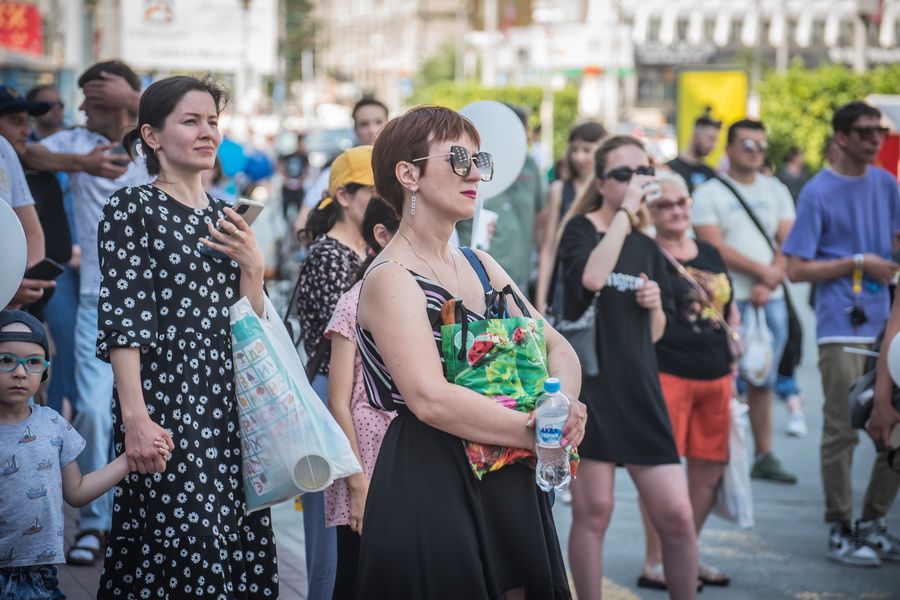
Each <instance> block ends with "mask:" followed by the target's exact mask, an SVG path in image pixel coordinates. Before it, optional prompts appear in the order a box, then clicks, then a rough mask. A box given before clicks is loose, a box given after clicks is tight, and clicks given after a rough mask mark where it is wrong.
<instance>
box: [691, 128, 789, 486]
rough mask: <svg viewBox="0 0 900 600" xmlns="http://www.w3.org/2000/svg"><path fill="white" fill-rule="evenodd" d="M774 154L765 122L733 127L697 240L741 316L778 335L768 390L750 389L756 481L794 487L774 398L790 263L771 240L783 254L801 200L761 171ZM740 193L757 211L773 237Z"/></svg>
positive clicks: (697, 200) (701, 206)
mask: <svg viewBox="0 0 900 600" xmlns="http://www.w3.org/2000/svg"><path fill="white" fill-rule="evenodd" d="M766 149H767V143H766V131H765V128H764V127H763V125H762V123H760V122H759V121H753V120H750V119H744V120H741V121H737V122H736V123H734V124H733V125H732V126H731V127H729V129H728V137H727V145H726V147H725V152H726V154H727V156H728V163H729V169H728V174H727V175H725V176H724V177H723V180H719V179H710V180H709V181H706V182H705V183H702V184H701V185H699V186H698V187H697V188H696V189H695V190H694V209H693V224H694V229H695V231H696V232H697V237H698V238H700V239H702V240H705V241H707V242H709V243H711V244H713V245H714V246H716V248H718V250H719V252H720V253H721V254H722V258H723V259H724V260H725V264H726V265H727V266H728V269H729V271H730V272H731V276H732V279H733V282H734V298H735V300H736V301H737V303H738V309H739V310H740V312H741V314H743V313H744V310H745V308H746V307H747V306H748V305H751V306H753V307H757V308H762V309H763V311H764V313H765V317H766V322H767V325H768V327H769V329H770V330H771V331H772V337H773V344H772V354H773V360H772V366H771V371H770V373H769V378H768V381H766V382H765V384H764V385H761V386H757V385H750V384H747V385H746V390H747V402H748V405H749V409H750V410H749V413H750V426H751V429H752V430H753V441H754V444H755V448H756V461H755V462H754V465H753V469H752V471H751V475H752V476H753V477H754V478H757V479H768V480H770V481H778V482H781V483H790V484H793V483H796V482H797V478H796V477H795V476H794V475H793V474H791V473H789V472H787V471H786V470H785V469H784V467H783V466H782V464H781V462H780V461H779V460H778V459H777V458H776V457H775V455H774V454H773V453H772V392H773V389H774V387H775V382H776V378H777V375H778V364H779V362H780V361H781V354H782V352H783V351H784V347H785V344H786V343H787V337H788V325H787V323H788V315H787V306H786V304H785V299H784V291H783V289H782V282H783V281H784V275H785V272H784V270H785V262H786V261H785V257H784V256H783V255H782V254H781V251H780V250H777V251H776V252H773V251H772V249H771V247H770V245H769V243H768V242H767V241H766V238H768V239H769V240H772V242H773V243H774V245H775V247H776V249H777V248H778V247H779V245H780V244H781V243H783V242H784V240H785V239H786V238H787V235H788V233H790V231H791V226H792V225H793V223H794V202H793V200H792V199H791V194H790V192H789V191H788V189H787V188H786V187H785V185H784V184H783V183H781V182H780V181H778V180H777V179H776V178H774V177H770V176H768V175H763V174H761V173H760V172H759V169H760V167H761V166H762V164H763V161H764V160H765V156H766ZM723 181H725V182H727V183H728V184H730V185H731V186H732V187H733V188H734V191H732V190H731V189H729V187H728V186H727V185H726V184H725V183H723ZM735 191H736V192H737V193H739V194H740V195H741V197H742V198H743V200H744V201H745V202H746V203H747V205H748V207H749V208H750V210H752V211H753V213H754V215H755V216H756V218H757V219H758V220H759V222H760V224H761V225H762V226H763V228H764V229H765V236H763V234H762V232H760V230H759V228H757V227H756V225H755V224H754V223H753V220H752V219H751V217H750V216H749V215H748V214H747V211H746V210H745V209H744V207H743V206H742V205H741V202H740V200H738V198H737V197H736V195H735ZM739 383H742V382H739ZM741 387H743V386H741Z"/></svg>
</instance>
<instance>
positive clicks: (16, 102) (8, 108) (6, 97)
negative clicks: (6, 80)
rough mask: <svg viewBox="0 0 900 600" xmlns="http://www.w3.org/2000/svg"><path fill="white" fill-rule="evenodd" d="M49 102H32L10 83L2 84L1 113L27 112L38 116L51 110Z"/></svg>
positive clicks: (0, 85)
mask: <svg viewBox="0 0 900 600" xmlns="http://www.w3.org/2000/svg"><path fill="white" fill-rule="evenodd" d="M50 108H51V105H50V103H49V102H31V101H29V100H28V99H27V98H25V97H24V96H22V95H21V94H20V93H19V92H17V91H16V90H15V88H13V87H12V86H10V85H5V84H0V114H4V115H5V114H6V113H13V112H27V113H28V114H29V115H31V116H33V117H36V116H39V115H42V114H44V113H45V112H47V111H48V110H50Z"/></svg>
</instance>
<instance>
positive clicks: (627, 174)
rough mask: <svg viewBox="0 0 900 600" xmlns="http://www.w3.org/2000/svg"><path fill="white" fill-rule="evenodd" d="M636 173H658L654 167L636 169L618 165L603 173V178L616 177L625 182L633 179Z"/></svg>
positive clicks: (649, 174)
mask: <svg viewBox="0 0 900 600" xmlns="http://www.w3.org/2000/svg"><path fill="white" fill-rule="evenodd" d="M635 175H648V176H651V177H652V176H653V175H656V169H654V168H653V167H637V168H636V169H632V168H631V167H616V168H615V169H610V170H609V171H607V172H606V173H605V174H604V175H603V179H615V180H616V181H621V182H622V183H625V182H626V181H631V178H632V177H634V176H635Z"/></svg>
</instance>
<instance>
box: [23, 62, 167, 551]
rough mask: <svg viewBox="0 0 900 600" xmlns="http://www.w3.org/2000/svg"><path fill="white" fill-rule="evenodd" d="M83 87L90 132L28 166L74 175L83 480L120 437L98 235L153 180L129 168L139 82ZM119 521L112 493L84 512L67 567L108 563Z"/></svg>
mask: <svg viewBox="0 0 900 600" xmlns="http://www.w3.org/2000/svg"><path fill="white" fill-rule="evenodd" d="M78 85H79V86H80V87H81V88H82V90H83V91H84V94H85V101H84V103H83V104H82V105H81V109H82V110H83V111H84V112H85V115H86V116H87V126H86V127H76V128H74V129H68V130H64V131H60V132H57V133H55V134H53V135H51V136H50V137H47V138H44V139H42V140H41V141H40V142H36V143H31V144H29V145H28V148H27V150H26V160H27V162H28V163H29V165H31V166H33V167H34V168H37V169H41V170H47V171H68V172H71V173H72V175H71V176H70V178H69V191H70V193H71V194H72V205H73V211H74V213H75V227H76V229H77V231H78V237H79V241H80V243H81V248H82V253H81V281H80V289H79V299H78V312H77V316H76V323H75V385H76V388H77V390H78V405H77V406H76V417H75V419H74V421H73V425H74V426H75V427H76V428H77V429H78V432H79V433H80V434H81V435H82V436H83V437H84V438H85V440H86V441H87V446H86V447H85V450H84V452H82V453H81V455H80V456H79V457H78V464H79V466H80V467H81V470H82V472H84V473H89V472H92V471H95V470H96V469H98V468H99V467H101V466H103V465H105V464H106V463H107V462H108V461H109V459H110V449H111V445H112V433H113V430H112V407H111V405H112V391H113V373H112V368H111V367H110V365H109V364H107V363H105V362H103V361H101V360H100V359H98V358H97V357H96V342H97V305H98V302H99V296H100V279H101V275H100V262H99V257H98V255H97V229H98V226H99V223H100V218H101V215H102V213H103V207H104V206H105V205H106V202H107V200H109V197H110V195H111V194H113V193H114V192H116V191H117V190H119V189H120V188H123V187H126V186H134V185H143V184H145V183H148V182H149V181H150V176H149V175H148V174H147V168H146V166H145V164H144V160H143V159H142V158H140V157H135V160H134V161H132V160H129V157H128V155H127V154H125V152H124V148H122V144H121V139H122V136H123V135H124V133H125V132H126V131H128V130H129V128H131V127H134V126H135V125H136V121H137V105H136V100H137V98H138V97H139V91H140V87H141V83H140V79H139V78H138V76H137V75H136V74H135V73H134V71H132V70H131V68H129V67H128V66H127V65H125V64H124V63H122V62H120V61H115V60H113V61H106V62H102V63H98V64H95V65H93V66H92V67H90V68H88V70H87V71H85V72H84V73H83V74H82V75H81V77H80V78H79V79H78ZM111 520H112V492H110V493H109V494H107V495H105V496H103V497H101V498H98V499H97V500H95V501H94V502H92V503H90V504H88V505H86V506H84V507H82V508H81V509H80V511H79V519H78V530H79V532H78V534H76V536H75V543H74V545H73V547H72V548H70V549H69V551H68V552H67V554H66V561H67V562H68V563H69V564H76V565H91V564H93V563H94V562H95V561H96V560H97V559H98V558H100V557H101V556H102V545H103V541H104V538H105V535H106V532H108V531H109V528H110V524H111Z"/></svg>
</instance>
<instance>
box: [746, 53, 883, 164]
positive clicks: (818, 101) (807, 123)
mask: <svg viewBox="0 0 900 600" xmlns="http://www.w3.org/2000/svg"><path fill="white" fill-rule="evenodd" d="M757 89H758V91H759V94H760V103H761V113H762V115H761V117H762V120H763V122H764V123H765V124H766V128H767V129H768V131H769V156H770V158H771V159H772V160H773V162H774V163H775V164H776V165H780V164H781V163H782V162H783V160H784V156H785V155H786V154H787V152H788V150H789V149H790V148H791V147H792V146H796V147H798V148H801V149H802V150H804V151H805V153H806V160H807V162H808V163H809V165H810V166H811V167H812V168H814V169H818V168H819V167H821V166H822V147H823V145H824V143H825V140H826V138H827V137H828V136H829V135H830V134H831V116H832V114H833V113H834V110H835V109H836V108H838V107H840V106H841V105H843V104H846V103H848V102H851V101H853V100H862V99H863V98H865V97H866V96H868V95H869V94H895V93H897V91H898V90H900V65H890V66H883V67H876V68H874V69H872V70H870V71H869V72H867V73H863V74H858V73H854V72H853V71H852V70H850V69H848V68H846V67H843V66H839V65H828V66H823V67H819V68H817V69H807V68H805V67H804V66H803V65H802V63H800V62H796V63H794V64H793V65H792V66H791V68H790V69H789V70H788V71H787V72H786V73H783V74H779V73H775V72H770V73H767V74H766V75H765V76H764V77H763V79H762V81H760V83H759V86H758V88H757Z"/></svg>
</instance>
